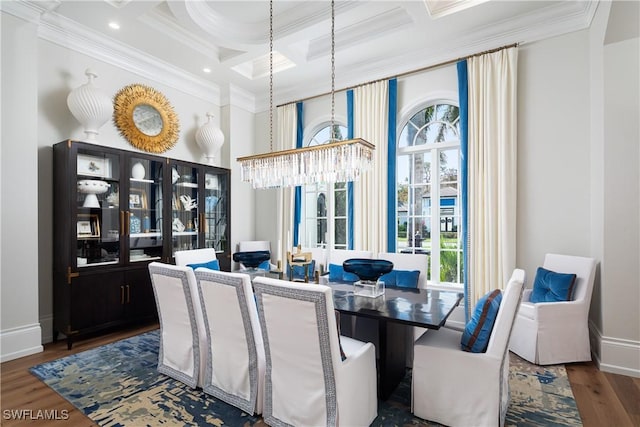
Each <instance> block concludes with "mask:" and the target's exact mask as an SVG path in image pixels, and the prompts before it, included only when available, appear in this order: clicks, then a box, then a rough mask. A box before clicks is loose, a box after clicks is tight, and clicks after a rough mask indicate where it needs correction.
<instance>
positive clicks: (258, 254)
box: [233, 251, 271, 268]
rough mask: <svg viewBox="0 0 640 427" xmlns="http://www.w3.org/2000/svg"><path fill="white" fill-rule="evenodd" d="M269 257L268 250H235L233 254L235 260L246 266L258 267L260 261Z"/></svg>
mask: <svg viewBox="0 0 640 427" xmlns="http://www.w3.org/2000/svg"><path fill="white" fill-rule="evenodd" d="M269 259H271V253H270V252H269V251H253V252H236V253H235V254H233V260H234V261H235V262H240V263H242V264H243V265H244V266H245V267H248V268H258V266H259V265H260V264H261V263H263V262H264V261H267V260H269Z"/></svg>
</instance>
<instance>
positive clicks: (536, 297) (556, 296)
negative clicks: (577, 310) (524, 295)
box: [529, 267, 576, 303]
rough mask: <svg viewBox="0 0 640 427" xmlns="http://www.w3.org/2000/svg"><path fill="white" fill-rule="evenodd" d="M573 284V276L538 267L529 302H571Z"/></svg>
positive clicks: (574, 278)
mask: <svg viewBox="0 0 640 427" xmlns="http://www.w3.org/2000/svg"><path fill="white" fill-rule="evenodd" d="M575 283H576V275H575V274H567V273H556V272H555V271H551V270H547V269H545V268H542V267H538V270H537V271H536V278H535V280H534V281H533V291H532V292H531V296H530V298H529V301H530V302H533V303H536V302H556V301H571V298H572V297H573V290H574V288H575Z"/></svg>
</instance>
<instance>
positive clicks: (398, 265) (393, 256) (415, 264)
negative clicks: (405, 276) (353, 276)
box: [378, 252, 429, 288]
mask: <svg viewBox="0 0 640 427" xmlns="http://www.w3.org/2000/svg"><path fill="white" fill-rule="evenodd" d="M378 258H379V259H385V260H387V261H391V262H392V263H393V269H394V270H407V271H413V270H418V271H420V276H419V277H418V287H419V288H426V287H427V269H428V267H429V257H428V256H427V255H426V254H401V253H397V252H380V253H379V254H378Z"/></svg>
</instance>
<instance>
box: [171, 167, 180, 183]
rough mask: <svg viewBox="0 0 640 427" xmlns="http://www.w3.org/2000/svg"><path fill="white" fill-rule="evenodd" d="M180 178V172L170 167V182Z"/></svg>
mask: <svg viewBox="0 0 640 427" xmlns="http://www.w3.org/2000/svg"><path fill="white" fill-rule="evenodd" d="M179 179H180V174H179V173H178V169H176V168H171V183H172V184H175V183H176V182H178V180H179Z"/></svg>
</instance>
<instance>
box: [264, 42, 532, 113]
mask: <svg viewBox="0 0 640 427" xmlns="http://www.w3.org/2000/svg"><path fill="white" fill-rule="evenodd" d="M518 44H519V43H511V44H508V45H506V46H502V47H497V48H494V49H489V50H485V51H482V52H478V53H474V54H471V55H467V56H462V57H460V58H456V59H450V60H448V61H444V62H440V63H438V64H433V65H428V66H426V67H422V68H418V69H415V70H411V71H405V72H404V73H400V74H396V75H394V76H387V77H383V78H380V79H376V80H371V81H368V82H365V83H360V84H357V85H355V86H349V87H346V88H343V89H337V90H336V92H342V91H346V90H351V89H355V88H357V87H359V86H364V85H368V84H371V83H377V82H381V81H384V80H389V79H393V78H398V77H404V76H408V75H410V74H415V73H420V72H423V71H428V70H433V69H434V68H440V67H444V66H447V65H451V64H455V63H456V62H458V61H462V60H464V59H469V58H473V57H475V56H480V55H487V54H489V53H494V52H498V51H500V50H503V49H509V48H512V47H518ZM330 94H331V92H325V93H320V94H318V95H312V96H308V97H306V98H301V99H297V100H295V101H289V102H285V103H283V104H279V105H277V106H276V107H282V106H284V105H289V104H295V103H297V102H302V101H308V100H310V99H315V98H320V97H321V96H326V95H330Z"/></svg>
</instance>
